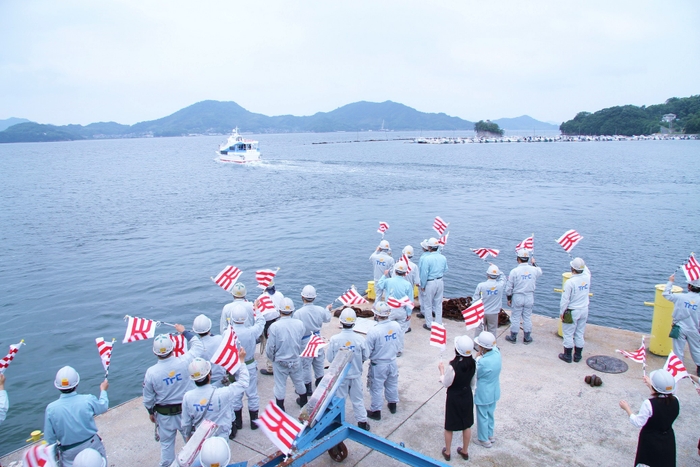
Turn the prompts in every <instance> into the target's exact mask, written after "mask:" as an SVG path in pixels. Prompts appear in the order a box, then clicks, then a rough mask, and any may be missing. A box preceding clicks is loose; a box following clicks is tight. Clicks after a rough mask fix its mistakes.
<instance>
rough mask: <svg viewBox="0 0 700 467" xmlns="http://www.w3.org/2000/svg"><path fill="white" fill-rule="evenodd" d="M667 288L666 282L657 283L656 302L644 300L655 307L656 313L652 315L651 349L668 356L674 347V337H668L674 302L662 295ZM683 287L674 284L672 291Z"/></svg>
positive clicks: (678, 290) (677, 290) (680, 289)
mask: <svg viewBox="0 0 700 467" xmlns="http://www.w3.org/2000/svg"><path fill="white" fill-rule="evenodd" d="M665 288H666V284H657V285H656V295H655V296H654V302H653V303H650V302H644V304H645V305H646V306H653V307H654V314H653V315H652V317H651V339H649V351H650V352H651V353H653V354H654V355H659V356H661V357H667V356H668V354H669V353H671V350H672V349H673V339H671V338H670V337H668V333H670V332H671V325H672V324H673V319H672V316H673V303H671V302H669V301H668V300H666V299H665V298H664V297H663V295H661V294H662V293H663V291H664V289H665ZM682 291H683V289H682V288H680V287H678V286H677V285H674V286H673V288H672V289H671V292H673V293H678V292H682Z"/></svg>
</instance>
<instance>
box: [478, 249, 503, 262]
mask: <svg viewBox="0 0 700 467" xmlns="http://www.w3.org/2000/svg"><path fill="white" fill-rule="evenodd" d="M472 251H473V252H474V254H476V256H478V257H479V258H481V259H486V258H487V257H488V256H489V255H491V256H493V257H494V258H495V257H497V256H498V253H499V250H496V249H494V248H472Z"/></svg>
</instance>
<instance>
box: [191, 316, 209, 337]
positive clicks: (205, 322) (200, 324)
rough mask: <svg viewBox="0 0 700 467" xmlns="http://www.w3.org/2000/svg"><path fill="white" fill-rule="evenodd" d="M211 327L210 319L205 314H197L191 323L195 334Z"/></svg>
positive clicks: (207, 330)
mask: <svg viewBox="0 0 700 467" xmlns="http://www.w3.org/2000/svg"><path fill="white" fill-rule="evenodd" d="M210 329H211V320H210V319H209V318H207V316H206V315H199V316H197V317H196V318H195V319H194V322H193V323H192V330H193V331H194V332H196V333H197V334H204V333H205V332H209V330H210Z"/></svg>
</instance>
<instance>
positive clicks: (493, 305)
mask: <svg viewBox="0 0 700 467" xmlns="http://www.w3.org/2000/svg"><path fill="white" fill-rule="evenodd" d="M505 283H506V277H505V275H504V274H503V273H502V272H501V271H500V269H498V266H496V265H495V264H491V265H490V266H489V268H488V269H487V270H486V280H485V281H484V282H480V283H479V285H477V286H476V290H475V291H474V295H473V296H472V301H476V300H479V299H481V301H482V303H483V304H484V319H483V321H482V322H481V324H479V327H477V328H476V330H475V331H474V337H476V336H478V335H479V333H480V332H481V331H488V332H490V333H492V334H494V335H495V334H497V333H498V313H499V312H500V311H501V308H503V286H504V285H505Z"/></svg>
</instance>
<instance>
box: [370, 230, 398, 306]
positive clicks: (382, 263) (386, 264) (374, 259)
mask: <svg viewBox="0 0 700 467" xmlns="http://www.w3.org/2000/svg"><path fill="white" fill-rule="evenodd" d="M369 262H370V263H371V264H372V268H373V276H372V277H373V278H374V291H375V294H376V296H377V298H376V300H381V299H382V293H383V291H382V290H381V289H379V288H378V287H377V282H379V279H380V278H381V277H382V276H383V275H384V271H386V270H387V269H388V270H389V274H390V275H391V271H392V270H393V268H394V258H392V257H391V247H390V246H389V242H388V241H386V240H382V241H381V242H379V246H378V247H377V249H376V250H375V251H374V252H373V253H372V254H371V255H370V256H369Z"/></svg>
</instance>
